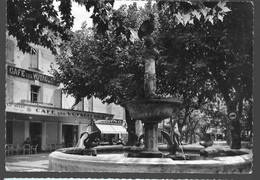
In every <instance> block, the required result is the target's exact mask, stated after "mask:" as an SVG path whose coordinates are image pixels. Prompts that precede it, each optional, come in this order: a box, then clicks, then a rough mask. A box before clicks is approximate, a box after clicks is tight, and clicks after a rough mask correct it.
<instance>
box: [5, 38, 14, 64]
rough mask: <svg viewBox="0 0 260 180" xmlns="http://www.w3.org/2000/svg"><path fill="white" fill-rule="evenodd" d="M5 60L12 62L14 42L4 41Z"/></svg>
mask: <svg viewBox="0 0 260 180" xmlns="http://www.w3.org/2000/svg"><path fill="white" fill-rule="evenodd" d="M6 60H8V61H10V62H12V63H13V62H14V41H13V40H11V39H6Z"/></svg>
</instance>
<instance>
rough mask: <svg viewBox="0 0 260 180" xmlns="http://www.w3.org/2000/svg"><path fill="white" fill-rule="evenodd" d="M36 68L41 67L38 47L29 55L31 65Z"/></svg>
mask: <svg viewBox="0 0 260 180" xmlns="http://www.w3.org/2000/svg"><path fill="white" fill-rule="evenodd" d="M30 68H33V69H36V70H40V69H41V51H40V50H39V49H36V52H35V54H32V55H31V67H30Z"/></svg>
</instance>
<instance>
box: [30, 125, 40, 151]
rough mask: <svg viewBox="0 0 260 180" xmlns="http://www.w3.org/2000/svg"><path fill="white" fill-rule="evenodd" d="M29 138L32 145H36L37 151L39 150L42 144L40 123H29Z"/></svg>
mask: <svg viewBox="0 0 260 180" xmlns="http://www.w3.org/2000/svg"><path fill="white" fill-rule="evenodd" d="M30 138H31V143H32V145H37V144H38V147H37V151H40V150H41V144H42V123H36V122H31V123H30Z"/></svg>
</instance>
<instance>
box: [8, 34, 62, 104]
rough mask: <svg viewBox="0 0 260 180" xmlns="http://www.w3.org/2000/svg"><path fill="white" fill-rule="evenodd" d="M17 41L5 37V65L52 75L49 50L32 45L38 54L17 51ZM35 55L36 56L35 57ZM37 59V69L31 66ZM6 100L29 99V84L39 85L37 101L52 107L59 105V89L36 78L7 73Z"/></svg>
mask: <svg viewBox="0 0 260 180" xmlns="http://www.w3.org/2000/svg"><path fill="white" fill-rule="evenodd" d="M16 45H17V42H16V40H15V39H14V38H12V37H10V36H8V37H7V51H6V53H7V55H6V57H7V59H6V62H7V65H11V66H13V67H18V68H21V69H25V70H29V71H32V72H37V73H40V74H44V75H48V76H52V75H51V74H50V72H49V70H50V69H51V67H50V65H51V64H54V65H55V57H54V56H53V55H52V54H51V51H50V50H48V49H45V48H43V47H40V46H34V47H35V48H36V49H37V52H38V55H31V54H28V53H23V52H21V51H19V49H18V48H17V47H16ZM36 56H37V57H36ZM37 59H38V64H39V65H38V67H39V68H38V70H37V69H34V68H32V63H34V62H35V61H36V60H37ZM6 80H7V83H6V102H14V103H21V102H23V101H24V100H25V101H30V99H31V94H30V90H31V85H37V86H40V87H41V88H40V92H39V98H38V101H39V102H42V103H45V105H47V104H53V107H57V108H60V107H61V102H60V98H61V90H59V89H57V87H58V86H55V85H50V84H46V83H42V82H39V81H37V80H35V81H33V80H29V79H24V78H21V77H15V76H12V75H7V77H6Z"/></svg>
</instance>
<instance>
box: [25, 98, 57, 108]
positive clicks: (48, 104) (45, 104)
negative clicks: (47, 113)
mask: <svg viewBox="0 0 260 180" xmlns="http://www.w3.org/2000/svg"><path fill="white" fill-rule="evenodd" d="M21 103H22V104H31V105H39V106H51V107H53V106H54V105H53V104H52V103H45V102H39V101H37V102H35V101H30V100H26V99H22V100H21Z"/></svg>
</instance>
